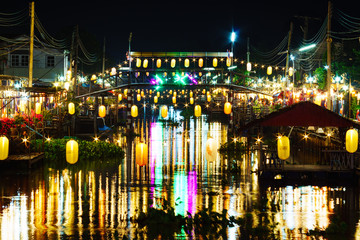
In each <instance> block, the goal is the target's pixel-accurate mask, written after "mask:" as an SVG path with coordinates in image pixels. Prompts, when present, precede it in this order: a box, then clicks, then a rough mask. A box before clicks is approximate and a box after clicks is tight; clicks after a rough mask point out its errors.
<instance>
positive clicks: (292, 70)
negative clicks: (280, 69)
mask: <svg viewBox="0 0 360 240" xmlns="http://www.w3.org/2000/svg"><path fill="white" fill-rule="evenodd" d="M293 74H294V69H293V68H292V67H289V76H290V77H291V76H292V75H293Z"/></svg>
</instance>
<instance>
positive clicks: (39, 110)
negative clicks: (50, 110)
mask: <svg viewBox="0 0 360 240" xmlns="http://www.w3.org/2000/svg"><path fill="white" fill-rule="evenodd" d="M35 113H36V114H40V113H41V103H39V102H37V103H35Z"/></svg>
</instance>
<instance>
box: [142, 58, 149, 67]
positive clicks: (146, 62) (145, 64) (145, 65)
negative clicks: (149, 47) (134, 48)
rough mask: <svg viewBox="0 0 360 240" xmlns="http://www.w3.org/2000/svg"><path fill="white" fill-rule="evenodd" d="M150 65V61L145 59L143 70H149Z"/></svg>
mask: <svg viewBox="0 0 360 240" xmlns="http://www.w3.org/2000/svg"><path fill="white" fill-rule="evenodd" d="M148 65H149V61H148V60H147V59H144V62H143V68H147V67H148Z"/></svg>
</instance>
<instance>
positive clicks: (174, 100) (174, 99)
mask: <svg viewBox="0 0 360 240" xmlns="http://www.w3.org/2000/svg"><path fill="white" fill-rule="evenodd" d="M172 102H173V104H175V103H176V97H175V96H173V97H172Z"/></svg>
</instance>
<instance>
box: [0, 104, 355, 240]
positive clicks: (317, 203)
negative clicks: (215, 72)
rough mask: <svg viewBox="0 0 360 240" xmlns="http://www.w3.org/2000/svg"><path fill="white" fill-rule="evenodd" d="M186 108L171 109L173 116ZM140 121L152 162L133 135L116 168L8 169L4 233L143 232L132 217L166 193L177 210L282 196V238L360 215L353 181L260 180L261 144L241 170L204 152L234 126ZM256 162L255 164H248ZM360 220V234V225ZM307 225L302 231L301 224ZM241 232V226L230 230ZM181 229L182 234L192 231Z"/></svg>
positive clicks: (1, 186)
mask: <svg viewBox="0 0 360 240" xmlns="http://www.w3.org/2000/svg"><path fill="white" fill-rule="evenodd" d="M178 117H179V115H178V114H177V113H176V112H175V111H174V110H170V114H169V118H174V119H176V118H178ZM135 129H136V130H137V131H138V133H139V134H140V135H141V134H142V135H143V137H144V139H145V141H146V142H147V143H148V144H149V149H150V152H149V164H148V166H147V167H142V168H139V167H138V166H136V165H134V164H133V163H134V159H135V158H134V151H133V149H134V143H133V144H132V150H130V151H128V153H127V160H126V161H124V162H123V163H122V164H120V165H119V166H117V167H115V168H111V169H77V170H74V169H73V170H70V169H64V170H56V169H45V170H38V171H35V172H33V173H31V174H29V175H27V174H24V175H18V174H10V173H9V174H6V175H1V183H0V190H1V191H0V201H1V218H0V225H1V239H62V238H65V237H67V236H71V237H73V238H75V239H117V238H119V237H121V236H123V235H126V236H128V237H129V238H130V239H133V238H135V236H136V231H135V229H136V224H134V223H132V222H131V221H130V218H131V217H133V216H135V215H136V214H137V213H138V211H139V210H141V211H144V212H147V210H148V209H149V207H156V208H160V207H161V206H162V205H163V204H164V201H167V202H169V203H170V205H171V206H172V207H174V209H175V212H176V213H177V214H182V215H185V214H187V213H188V212H189V213H190V214H195V213H196V212H197V211H199V210H202V209H205V208H211V210H213V211H216V212H219V213H221V212H222V211H223V210H224V209H226V210H227V211H228V214H229V215H232V216H235V217H236V216H243V215H244V214H245V213H247V212H249V213H252V214H253V215H254V218H255V219H257V217H258V216H257V213H256V211H255V210H254V208H253V206H254V205H255V204H257V203H258V201H259V200H260V199H261V198H262V197H266V198H268V199H270V200H271V201H272V202H273V203H274V204H278V206H279V209H278V211H276V212H275V221H276V222H277V223H278V229H279V231H280V233H281V238H282V239H287V238H288V237H289V233H291V234H292V235H291V236H292V237H293V238H298V239H302V238H304V239H305V238H306V237H305V235H304V232H305V231H306V230H308V229H314V228H315V227H319V228H321V229H324V228H326V227H327V226H328V225H329V217H330V216H331V215H332V214H334V213H336V212H341V213H343V214H344V215H345V216H350V217H352V219H354V221H356V219H357V214H355V213H354V211H357V208H358V204H357V203H356V202H358V201H359V197H358V193H357V191H355V190H354V189H352V188H351V187H347V188H345V187H336V188H334V187H330V186H282V187H264V186H261V185H259V181H258V179H257V176H256V174H254V173H253V174H251V175H244V174H245V173H246V172H250V171H247V170H251V171H254V170H256V169H257V162H258V154H257V153H256V152H255V153H254V154H251V155H250V156H249V157H248V161H250V162H249V164H247V163H246V160H245V161H244V163H243V164H242V168H243V173H242V176H241V177H239V178H233V177H231V176H228V175H226V173H225V171H224V166H225V165H226V164H227V162H226V161H225V160H223V159H221V158H220V156H219V155H218V156H217V157H216V160H215V161H211V162H210V161H208V160H207V159H206V157H205V151H204V149H205V143H206V140H207V139H208V137H210V136H211V137H212V138H214V139H215V140H216V141H217V142H218V143H224V142H225V141H226V140H227V126H225V125H223V124H222V123H220V122H207V121H206V119H205V118H197V119H190V120H186V121H184V122H183V123H182V124H180V125H167V124H165V123H162V122H148V121H142V120H139V121H138V122H136V127H135ZM247 168H250V169H247ZM356 226H357V225H356ZM356 226H355V225H354V226H353V227H354V229H355V228H356V230H357V231H356V232H355V230H354V233H355V238H356V239H360V238H359V237H358V236H359V234H358V232H359V230H358V229H359V227H356ZM300 230H302V232H300ZM227 234H228V238H229V239H238V237H239V236H238V234H239V232H238V230H237V228H236V227H233V228H229V229H228V231H227ZM186 236H187V235H186V233H185V232H182V233H181V234H179V235H178V236H177V237H178V238H183V237H186Z"/></svg>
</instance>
